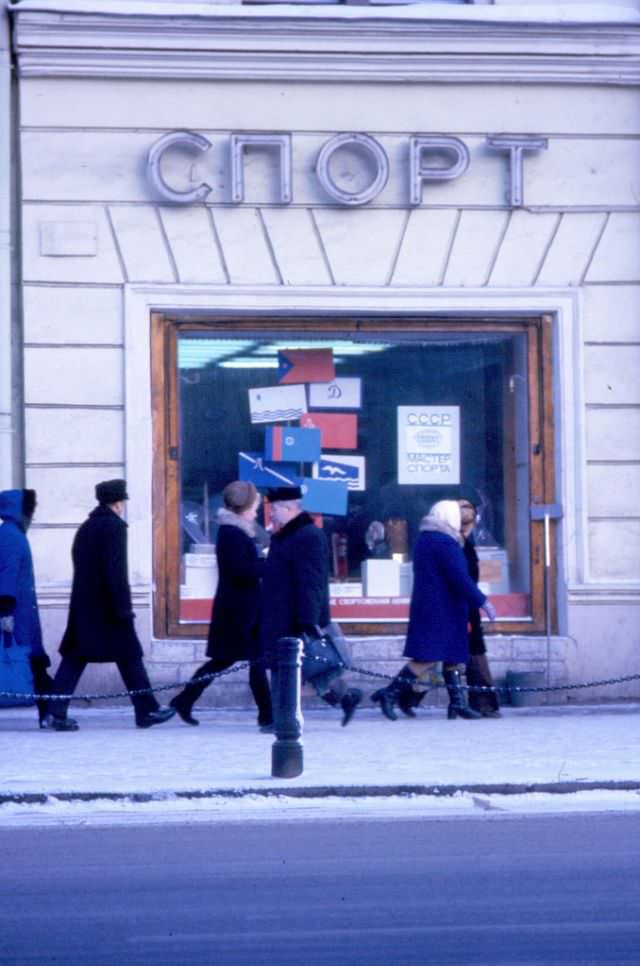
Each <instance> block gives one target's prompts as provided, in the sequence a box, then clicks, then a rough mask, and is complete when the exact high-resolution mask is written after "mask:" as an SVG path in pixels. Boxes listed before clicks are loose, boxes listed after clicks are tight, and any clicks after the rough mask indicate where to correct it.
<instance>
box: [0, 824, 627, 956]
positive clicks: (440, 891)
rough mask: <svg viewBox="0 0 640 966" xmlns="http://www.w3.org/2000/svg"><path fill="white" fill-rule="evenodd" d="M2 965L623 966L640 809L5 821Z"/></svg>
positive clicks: (0, 842) (0, 844)
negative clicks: (107, 823)
mask: <svg viewBox="0 0 640 966" xmlns="http://www.w3.org/2000/svg"><path fill="white" fill-rule="evenodd" d="M0 862H1V869H2V871H1V878H0V881H1V883H2V885H1V893H2V902H1V903H0V963H1V964H2V966H18V964H23V963H61V964H64V966H75V964H92V966H93V964H106V963H109V964H118V966H120V964H127V966H129V964H139V963H144V964H147V963H149V964H152V963H153V964H164V963H171V964H182V963H185V964H190V966H199V964H205V963H206V964H214V963H215V964H218V966H240V964H242V966H248V964H252V966H260V964H269V966H289V964H291V966H293V964H295V966H316V964H318V966H319V964H322V966H328V964H332V963H336V964H339V966H352V964H366V966H372V964H373V966H377V964H387V963H389V964H394V966H396V964H397V966H409V964H429V966H440V964H455V966H464V964H474V966H481V964H485V963H486V964H488V963H491V964H492V966H497V964H508V966H514V964H523V966H524V964H526V966H530V964H534V963H535V964H538V963H546V964H551V963H562V964H567V963H579V964H581V966H588V964H596V963H597V964H599V966H600V964H604V963H617V964H622V963H624V964H631V963H634V964H635V963H637V962H638V961H640V960H639V956H640V954H639V952H638V951H639V949H640V814H613V813H605V814H597V815H596V814H593V815H584V814H574V815H558V816H553V817H549V816H540V817H530V816H523V817H496V816H492V815H485V816H481V817H478V818H476V819H462V818H455V819H439V818H431V819H427V820H424V821H421V820H412V821H404V820H393V821H389V820H388V819H385V820H375V821H367V822H362V823H360V822H356V821H347V822H337V821H318V820H313V821H309V822H307V821H298V822H295V823H287V822H286V820H280V819H274V820H273V821H269V822H251V823H249V824H246V825H241V824H240V823H229V824H225V823H222V822H215V823H211V824H204V825H202V824H201V825H182V826H180V825H168V826H140V827H131V826H124V827H107V828H82V827H80V828H78V827H66V828H65V827H54V828H40V829H38V828H31V829H19V830H15V829H12V830H0Z"/></svg>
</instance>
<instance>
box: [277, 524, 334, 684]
mask: <svg viewBox="0 0 640 966" xmlns="http://www.w3.org/2000/svg"><path fill="white" fill-rule="evenodd" d="M261 612H262V629H261V634H260V643H261V647H262V652H263V654H264V656H265V658H266V660H267V662H268V663H269V664H271V665H273V664H274V663H275V660H276V656H277V655H276V648H277V643H278V640H279V638H281V637H289V636H295V637H297V636H298V635H299V634H300V633H301V631H302V629H303V627H305V626H313V625H318V626H320V627H324V626H326V625H327V624H328V623H329V620H330V617H329V547H328V545H327V539H326V537H325V535H324V533H323V532H322V530H320V529H319V528H318V527H317V526H316V525H315V523H314V522H313V520H312V518H311V517H310V516H309V514H308V513H305V512H302V513H300V514H298V516H297V517H294V518H293V519H292V520H290V521H289V522H288V523H287V524H286V525H285V526H284V527H283V528H282V530H279V531H278V532H277V533H274V535H273V536H272V538H271V546H270V548H269V556H268V557H267V561H266V565H265V569H264V577H263V580H262V607H261Z"/></svg>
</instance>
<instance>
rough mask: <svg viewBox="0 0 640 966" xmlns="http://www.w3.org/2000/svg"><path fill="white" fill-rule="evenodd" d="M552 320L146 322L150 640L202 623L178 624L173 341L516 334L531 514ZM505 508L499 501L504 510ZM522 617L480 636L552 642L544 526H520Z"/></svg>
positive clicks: (546, 457)
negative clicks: (523, 366)
mask: <svg viewBox="0 0 640 966" xmlns="http://www.w3.org/2000/svg"><path fill="white" fill-rule="evenodd" d="M552 321H553V320H552V317H551V316H549V315H542V316H532V317H526V318H516V319H513V320H509V321H505V322H501V321H499V320H498V319H496V318H495V317H491V316H487V317H485V316H475V317H474V318H473V319H469V318H466V317H461V318H457V319H451V318H437V317H428V318H424V317H419V316H395V315H393V316H389V317H380V318H376V317H375V316H372V317H371V318H368V319H366V320H365V319H358V320H357V321H356V320H354V319H351V318H349V317H348V316H339V317H338V316H336V317H333V316H332V317H329V318H327V317H324V316H321V317H318V316H306V315H302V314H300V315H299V316H295V317H291V316H287V317H286V318H283V317H278V316H274V317H270V318H264V317H257V318H256V317H251V316H242V317H233V318H229V317H228V316H226V317H221V316H219V315H215V314H211V315H207V316H204V315H203V314H198V315H193V314H191V313H188V312H186V313H179V314H178V313H176V314H167V313H162V312H152V313H151V405H152V423H153V429H152V439H153V468H152V501H153V505H152V534H153V538H152V539H153V585H154V591H153V625H154V636H155V637H156V638H160V639H163V638H175V639H180V638H191V639H193V638H204V637H206V634H207V629H208V625H207V624H206V623H190V624H184V623H180V622H179V620H178V607H179V587H180V554H179V552H177V550H176V549H175V548H177V547H179V545H180V513H179V492H180V454H179V447H180V439H179V413H178V368H177V342H178V334H179V333H180V332H182V331H184V330H185V329H186V330H189V331H201V332H211V333H216V332H218V333H224V334H225V335H226V336H227V337H228V336H229V335H236V334H238V335H239V334H241V333H242V332H243V331H247V330H251V331H260V330H264V332H265V337H267V335H270V336H274V335H275V336H278V335H280V334H283V333H285V332H289V333H295V334H296V335H298V336H299V335H301V334H304V332H305V331H306V330H309V331H311V332H313V333H314V334H322V333H327V334H331V333H332V332H336V333H337V332H342V333H344V332H345V331H348V329H349V328H351V329H352V330H353V331H358V332H367V333H369V332H370V333H389V332H390V331H392V332H402V331H412V332H415V331H417V330H419V331H425V332H429V331H433V330H437V331H451V332H455V333H457V334H459V333H463V332H474V333H477V332H478V331H483V332H520V333H522V332H523V331H524V332H526V333H527V366H528V392H529V397H528V398H529V406H528V412H529V444H530V452H529V486H530V503H531V504H550V503H554V502H555V453H554V430H553V426H554V420H553V353H552V337H553V332H552ZM505 502H506V501H505ZM529 533H530V564H531V580H530V595H531V617H530V618H528V619H526V620H522V621H518V620H509V621H504V622H502V621H500V620H497V621H496V622H495V623H494V624H492V625H491V627H490V628H489V632H490V633H495V634H506V635H510V636H514V635H517V636H520V635H531V634H540V633H545V632H546V631H547V630H548V631H549V632H551V633H553V632H554V631H555V630H556V626H557V599H556V597H557V595H556V592H555V588H556V582H557V579H556V578H557V569H556V568H557V564H556V537H555V528H552V529H551V548H550V552H551V562H552V566H551V580H550V586H551V588H552V599H551V602H550V603H551V607H550V612H551V627H550V628H547V627H546V625H545V611H546V608H545V598H544V594H545V579H544V578H545V575H544V561H545V553H544V523H543V521H541V520H530V523H529ZM406 627H407V625H406V623H397V622H393V623H391V622H386V623H385V622H375V623H352V624H349V623H346V622H345V623H343V629H344V630H345V632H346V633H348V634H352V635H355V636H363V637H364V636H369V635H398V636H401V635H403V634H404V633H405V632H406Z"/></svg>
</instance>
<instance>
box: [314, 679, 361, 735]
mask: <svg viewBox="0 0 640 966" xmlns="http://www.w3.org/2000/svg"><path fill="white" fill-rule="evenodd" d="M320 697H321V698H322V700H323V701H326V702H327V704H330V705H331V706H332V707H334V708H335V707H337V705H340V707H341V708H342V722H341V723H342V727H343V728H344V726H345V725H348V724H349V722H350V721H351V719H352V718H353V715H354V712H355V710H356V708H357V707H358V705H359V704H360V702H361V700H362V691H361V690H360V688H347V690H346V691H345V692H344V694H343V695H342V697H341V696H340V695H339V694H338V692H337V691H336V690H335V689H334V688H329V690H328V691H325V692H324V694H321V695H320Z"/></svg>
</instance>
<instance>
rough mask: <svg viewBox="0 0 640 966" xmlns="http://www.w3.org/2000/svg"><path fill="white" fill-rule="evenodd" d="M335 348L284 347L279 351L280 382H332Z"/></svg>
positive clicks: (334, 371) (283, 383)
mask: <svg viewBox="0 0 640 966" xmlns="http://www.w3.org/2000/svg"><path fill="white" fill-rule="evenodd" d="M335 375H336V370H335V366H334V364H333V349H283V350H282V351H281V352H279V353H278V382H279V383H280V384H281V385H285V384H288V383H291V382H331V380H332V379H335Z"/></svg>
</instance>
